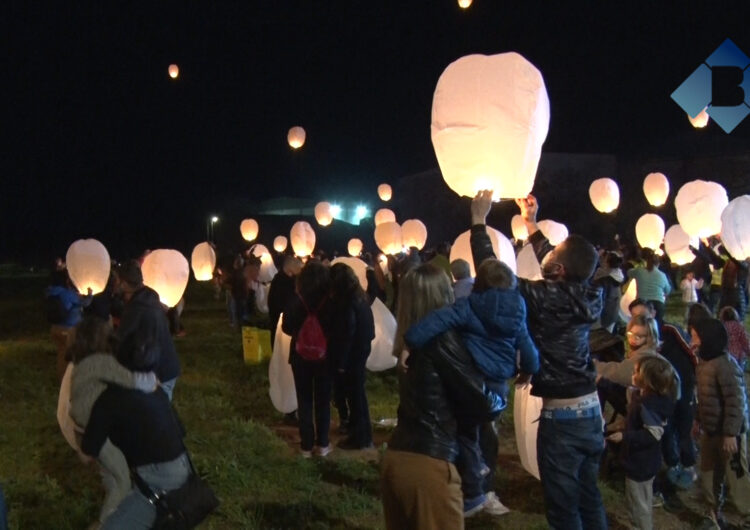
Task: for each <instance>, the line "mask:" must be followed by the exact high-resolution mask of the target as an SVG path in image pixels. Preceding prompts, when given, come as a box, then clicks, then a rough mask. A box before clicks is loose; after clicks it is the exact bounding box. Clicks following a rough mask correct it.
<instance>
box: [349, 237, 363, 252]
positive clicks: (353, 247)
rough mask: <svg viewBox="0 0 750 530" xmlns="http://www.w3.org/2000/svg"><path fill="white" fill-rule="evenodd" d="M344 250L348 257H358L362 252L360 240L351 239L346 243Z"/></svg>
mask: <svg viewBox="0 0 750 530" xmlns="http://www.w3.org/2000/svg"><path fill="white" fill-rule="evenodd" d="M346 250H348V251H349V255H350V256H359V254H360V252H362V240H361V239H358V238H356V237H353V238H352V239H350V240H349V243H347V245H346Z"/></svg>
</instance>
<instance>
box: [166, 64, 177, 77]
mask: <svg viewBox="0 0 750 530" xmlns="http://www.w3.org/2000/svg"><path fill="white" fill-rule="evenodd" d="M167 71H168V72H169V77H171V78H172V79H177V77H178V76H179V75H180V67H179V66H177V65H176V64H170V65H169V68H168V69H167Z"/></svg>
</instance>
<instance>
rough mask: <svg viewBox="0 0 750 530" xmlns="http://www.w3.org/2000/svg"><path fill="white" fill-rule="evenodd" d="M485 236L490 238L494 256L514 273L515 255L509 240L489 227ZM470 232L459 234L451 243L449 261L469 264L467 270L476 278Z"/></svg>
mask: <svg viewBox="0 0 750 530" xmlns="http://www.w3.org/2000/svg"><path fill="white" fill-rule="evenodd" d="M487 235H489V236H490V242H491V243H492V250H494V251H495V256H497V257H498V259H499V260H500V261H502V262H503V263H505V264H506V265H507V266H508V267H510V269H511V270H512V271H513V272H514V273H515V272H516V255H515V252H514V251H513V244H512V243H511V242H510V240H509V239H508V238H507V237H505V234H503V233H502V232H500V231H499V230H495V229H494V228H492V227H491V226H488V227H487ZM470 238H471V230H467V231H466V232H463V233H462V234H460V235H459V236H458V237H457V238H456V241H454V242H453V246H452V247H451V254H450V258H449V259H450V261H451V262H453V260H456V259H459V258H460V259H465V260H466V261H468V262H469V268H470V269H471V275H472V276H476V274H477V273H476V268H475V267H474V259H473V258H472V256H471V244H470Z"/></svg>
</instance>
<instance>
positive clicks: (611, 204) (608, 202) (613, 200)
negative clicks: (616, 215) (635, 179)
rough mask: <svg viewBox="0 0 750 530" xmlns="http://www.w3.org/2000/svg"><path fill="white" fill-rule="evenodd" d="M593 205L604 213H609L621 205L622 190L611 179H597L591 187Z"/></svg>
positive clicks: (590, 194) (590, 193) (590, 195)
mask: <svg viewBox="0 0 750 530" xmlns="http://www.w3.org/2000/svg"><path fill="white" fill-rule="evenodd" d="M589 197H590V198H591V204H593V205H594V208H596V209H597V210H598V211H600V212H602V213H609V212H612V211H614V210H616V209H617V207H618V206H619V205H620V188H618V187H617V182H615V181H614V180H612V179H610V178H602V179H596V180H595V181H594V182H592V183H591V186H589Z"/></svg>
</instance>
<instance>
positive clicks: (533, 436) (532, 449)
mask: <svg viewBox="0 0 750 530" xmlns="http://www.w3.org/2000/svg"><path fill="white" fill-rule="evenodd" d="M515 390H516V391H515V394H514V396H513V423H514V427H515V432H516V447H517V449H518V458H519V460H520V461H521V466H522V467H523V468H524V469H525V470H526V471H527V472H528V473H529V474H530V475H531V476H533V477H535V478H536V479H537V480H539V477H540V475H539V463H538V461H537V457H536V454H537V447H536V440H537V433H538V431H539V416H541V414H542V398H540V397H538V396H532V395H531V385H530V384H527V385H520V386H516V389H515Z"/></svg>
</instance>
